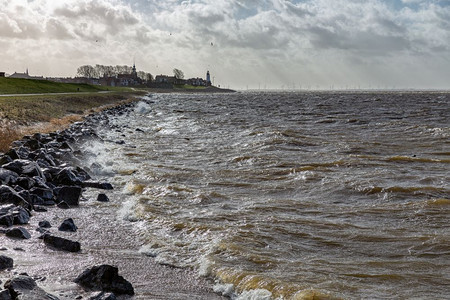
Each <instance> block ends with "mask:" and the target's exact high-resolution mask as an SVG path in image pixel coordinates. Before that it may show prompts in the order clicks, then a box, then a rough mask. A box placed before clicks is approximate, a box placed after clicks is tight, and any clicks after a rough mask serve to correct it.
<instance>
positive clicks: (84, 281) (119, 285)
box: [75, 265, 134, 295]
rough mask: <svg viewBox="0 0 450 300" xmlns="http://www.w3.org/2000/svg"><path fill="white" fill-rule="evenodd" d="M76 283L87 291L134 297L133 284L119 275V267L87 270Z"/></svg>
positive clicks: (95, 267)
mask: <svg viewBox="0 0 450 300" xmlns="http://www.w3.org/2000/svg"><path fill="white" fill-rule="evenodd" d="M75 282H76V283H78V284H79V285H81V286H82V287H84V288H87V289H92V290H101V291H105V292H113V293H115V294H117V295H122V294H126V295H134V289H133V286H132V285H131V283H130V282H128V281H127V280H125V279H124V278H123V277H122V276H120V275H118V269H117V267H113V266H110V265H100V266H94V267H92V268H90V269H86V270H85V271H84V272H83V273H81V275H79V276H78V277H77V278H76V279H75Z"/></svg>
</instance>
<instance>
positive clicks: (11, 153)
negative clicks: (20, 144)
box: [5, 149, 20, 160]
mask: <svg viewBox="0 0 450 300" xmlns="http://www.w3.org/2000/svg"><path fill="white" fill-rule="evenodd" d="M5 155H8V156H9V157H10V158H11V159H12V160H14V159H19V158H20V157H19V154H17V151H16V150H15V149H10V150H9V151H8V152H6V153H5Z"/></svg>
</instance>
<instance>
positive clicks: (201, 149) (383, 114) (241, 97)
mask: <svg viewBox="0 0 450 300" xmlns="http://www.w3.org/2000/svg"><path fill="white" fill-rule="evenodd" d="M449 119H450V95H449V94H441V93H403V94H401V93H378V94H377V93H359V94H351V93H334V94H333V93H235V94H223V95H222V94H217V95H201V94H194V95H175V94H159V95H151V96H148V97H146V98H145V99H144V100H143V101H141V102H140V103H138V104H137V106H136V108H135V109H134V111H133V112H132V113H129V114H126V115H122V116H116V117H114V118H112V119H111V120H110V122H109V124H106V123H105V124H100V125H101V127H102V128H104V130H103V131H102V132H101V134H102V135H103V136H104V137H105V138H106V139H109V140H111V141H118V140H123V141H124V142H125V144H124V145H118V144H116V143H113V142H105V145H106V147H107V148H106V151H107V152H106V153H107V156H106V157H105V158H104V161H103V162H102V163H103V165H105V166H107V168H108V170H109V171H111V174H115V175H114V179H113V180H114V183H115V184H116V186H121V187H122V192H123V193H125V194H126V195H124V196H123V199H124V207H123V208H122V211H121V213H122V215H123V216H124V217H126V218H128V219H130V220H133V221H137V220H138V222H137V223H136V224H137V226H136V227H137V228H138V230H139V234H142V235H143V236H144V237H145V239H146V241H148V243H147V245H146V246H145V247H143V248H142V249H141V250H142V252H143V253H145V254H147V255H152V256H155V257H156V260H157V261H158V262H160V263H163V264H169V265H175V266H182V267H193V268H196V269H197V270H198V272H199V273H200V274H202V275H205V276H211V277H213V278H215V279H216V280H217V282H218V284H217V285H216V286H215V289H216V290H217V291H221V292H223V293H225V294H229V295H230V294H231V291H232V290H234V293H236V294H239V295H240V297H241V298H245V297H247V298H249V299H250V298H251V297H257V298H256V299H258V297H259V299H269V296H272V297H273V298H277V297H280V298H281V297H284V298H286V299H290V298H294V299H303V298H308V297H311V296H312V295H316V296H323V297H325V298H333V297H338V298H345V299H363V298H365V299H374V298H389V299H391V298H399V299H406V298H408V299H413V298H416V299H424V298H428V299H431V298H433V299H444V298H449V297H450V292H449V291H450V259H449V258H450V230H449V228H450V226H449V212H450V187H449V173H450V172H449V170H450V168H449V166H450V139H449V137H450V124H449V121H448V120H449ZM136 129H139V130H136ZM252 299H254V298H252Z"/></svg>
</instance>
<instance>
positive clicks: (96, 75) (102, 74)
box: [0, 64, 212, 89]
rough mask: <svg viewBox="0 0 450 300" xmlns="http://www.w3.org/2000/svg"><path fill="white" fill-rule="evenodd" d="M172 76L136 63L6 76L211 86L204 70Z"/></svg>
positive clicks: (95, 82) (110, 83) (0, 74)
mask: <svg viewBox="0 0 450 300" xmlns="http://www.w3.org/2000/svg"><path fill="white" fill-rule="evenodd" d="M173 73H174V74H173V76H169V75H162V74H161V75H156V76H155V77H153V75H152V74H150V73H145V72H142V71H139V72H138V71H136V65H135V64H133V67H129V66H103V65H95V66H90V65H85V66H81V67H79V68H78V69H77V76H76V77H43V76H31V75H30V74H29V72H28V68H27V69H26V71H25V72H24V73H18V72H14V73H13V74H11V75H9V76H7V77H9V78H23V79H35V80H49V81H54V82H62V83H86V84H92V85H103V86H116V87H147V88H163V89H164V88H166V89H171V88H173V87H174V86H180V85H191V86H194V87H202V86H203V87H207V86H211V85H212V83H211V75H210V73H209V71H207V72H206V77H205V78H200V77H196V78H189V79H185V78H184V73H183V72H182V71H181V70H179V69H174V70H173ZM0 77H6V74H5V72H0Z"/></svg>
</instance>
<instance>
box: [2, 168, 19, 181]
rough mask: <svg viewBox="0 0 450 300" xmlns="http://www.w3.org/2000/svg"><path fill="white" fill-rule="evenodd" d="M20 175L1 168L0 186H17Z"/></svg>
mask: <svg viewBox="0 0 450 300" xmlns="http://www.w3.org/2000/svg"><path fill="white" fill-rule="evenodd" d="M17 178H19V174H17V173H16V172H14V171H11V170H7V169H4V168H0V184H6V185H8V184H15V182H16V180H17Z"/></svg>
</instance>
